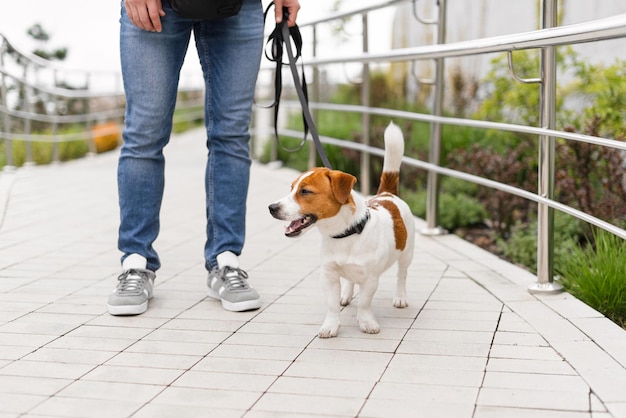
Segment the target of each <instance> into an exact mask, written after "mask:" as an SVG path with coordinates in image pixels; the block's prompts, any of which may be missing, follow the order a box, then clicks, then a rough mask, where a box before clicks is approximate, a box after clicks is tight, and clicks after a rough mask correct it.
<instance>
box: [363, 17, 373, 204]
mask: <svg viewBox="0 0 626 418" xmlns="http://www.w3.org/2000/svg"><path fill="white" fill-rule="evenodd" d="M362 20H363V53H364V54H367V52H368V51H369V33H368V25H367V23H368V22H367V13H363V15H362ZM362 73H363V74H362V75H361V77H362V80H361V103H362V104H363V106H364V107H369V106H370V87H371V86H370V66H369V64H368V63H367V62H364V63H363V70H362ZM361 132H362V138H361V142H362V144H363V145H365V146H369V145H370V114H369V112H364V113H363V114H361ZM370 160H371V158H370V154H369V152H362V153H361V175H360V177H361V193H363V195H364V196H368V195H369V194H370V178H371V174H370Z"/></svg>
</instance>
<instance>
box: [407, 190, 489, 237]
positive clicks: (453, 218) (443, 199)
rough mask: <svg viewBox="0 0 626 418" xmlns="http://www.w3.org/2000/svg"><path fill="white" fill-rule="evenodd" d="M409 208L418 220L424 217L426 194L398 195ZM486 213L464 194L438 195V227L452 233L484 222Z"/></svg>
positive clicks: (478, 203) (474, 200)
mask: <svg viewBox="0 0 626 418" xmlns="http://www.w3.org/2000/svg"><path fill="white" fill-rule="evenodd" d="M400 194H401V195H402V198H403V199H404V200H405V201H406V202H407V204H408V205H409V206H410V207H411V210H412V212H413V213H414V214H415V215H416V216H419V217H420V218H425V217H426V192H425V191H420V192H414V193H409V192H408V191H403V192H401V193H400ZM486 215H487V212H486V211H485V208H484V207H483V206H482V205H481V204H480V202H478V201H477V200H476V199H474V198H472V197H470V196H468V195H466V194H451V193H446V192H444V193H441V194H440V195H439V222H438V224H439V226H441V227H443V228H445V229H447V230H448V231H454V230H456V229H458V228H465V227H468V226H472V225H476V224H480V223H482V222H483V221H484V220H485V217H486Z"/></svg>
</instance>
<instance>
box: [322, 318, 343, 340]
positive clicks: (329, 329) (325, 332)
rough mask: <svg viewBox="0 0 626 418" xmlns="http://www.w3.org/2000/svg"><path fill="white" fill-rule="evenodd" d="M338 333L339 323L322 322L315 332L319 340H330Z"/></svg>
mask: <svg viewBox="0 0 626 418" xmlns="http://www.w3.org/2000/svg"><path fill="white" fill-rule="evenodd" d="M338 332H339V323H338V322H332V323H330V322H328V321H326V322H324V323H323V324H322V327H321V328H320V330H319V331H318V332H317V336H318V337H320V338H331V337H336V336H337V333H338Z"/></svg>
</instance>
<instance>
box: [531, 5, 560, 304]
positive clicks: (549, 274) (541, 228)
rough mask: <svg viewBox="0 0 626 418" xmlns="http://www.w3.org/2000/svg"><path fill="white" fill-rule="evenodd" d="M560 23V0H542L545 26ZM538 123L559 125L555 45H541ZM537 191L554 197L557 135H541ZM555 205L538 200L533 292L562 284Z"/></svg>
mask: <svg viewBox="0 0 626 418" xmlns="http://www.w3.org/2000/svg"><path fill="white" fill-rule="evenodd" d="M555 26H557V0H543V2H542V25H541V27H542V29H546V28H553V27H555ZM540 112H541V113H540V118H539V124H540V125H541V127H542V128H547V129H554V128H555V125H556V114H555V112H556V47H554V46H547V47H544V48H542V49H541V96H540ZM538 163H539V173H538V174H539V184H538V194H539V196H541V197H545V198H547V199H553V198H554V137H552V136H549V135H539V162H538ZM553 261H554V209H552V208H551V207H549V206H548V205H546V204H543V203H539V204H538V209H537V282H536V283H533V284H531V285H530V286H529V287H528V291H529V292H531V293H558V292H560V291H562V290H563V286H561V285H560V284H558V283H554V271H553V270H554V266H553Z"/></svg>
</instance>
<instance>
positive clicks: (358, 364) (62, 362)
mask: <svg viewBox="0 0 626 418" xmlns="http://www.w3.org/2000/svg"><path fill="white" fill-rule="evenodd" d="M203 142H204V141H203V138H202V131H191V132H188V133H186V134H183V135H177V136H175V137H174V138H173V139H172V143H171V144H170V146H169V147H168V148H167V150H166V151H167V158H168V163H167V183H166V196H165V201H164V204H163V209H162V234H161V236H160V238H159V240H158V242H157V249H158V250H159V251H160V254H161V256H162V261H163V268H162V269H161V270H159V272H158V276H157V286H156V296H155V298H154V299H153V300H152V302H151V304H150V309H149V310H148V312H146V313H145V314H143V315H140V316H135V317H113V316H110V315H109V314H108V313H107V312H106V308H105V303H106V299H107V296H108V294H109V292H110V291H111V290H112V289H113V287H114V285H115V283H116V277H117V275H118V274H119V263H118V260H119V253H118V252H117V250H116V248H115V247H116V246H115V242H116V228H117V203H116V187H115V170H116V157H117V155H116V153H115V152H113V153H109V154H103V155H99V156H96V157H93V158H87V159H83V160H80V161H74V162H69V163H63V164H59V165H55V166H46V167H29V168H24V169H19V170H16V171H15V172H12V173H8V172H2V173H0V222H1V223H0V417H14V416H24V417H44V416H45V417H107V418H114V417H129V416H133V417H177V418H179V417H188V416H189V417H205V416H207V417H208V416H210V417H214V418H220V417H243V416H245V417H249V418H260V417H322V416H325V417H356V416H358V417H393V418H396V417H398V418H399V417H427V418H436V417H445V418H457V417H458V418H462V417H477V418H491V417H506V418H509V417H541V418H544V417H547V418H550V417H563V418H565V417H567V418H579V417H580V418H582V417H594V418H601V417H602V418H605V417H626V332H625V331H624V330H622V329H621V328H619V327H617V326H616V325H614V324H613V323H612V322H610V321H609V320H608V319H606V318H604V317H603V316H602V315H600V314H599V313H597V312H596V311H594V310H592V309H590V308H589V307H587V306H586V305H584V304H583V303H581V302H579V301H577V300H576V299H574V298H572V297H570V296H569V295H567V294H559V295H551V296H533V295H531V294H529V293H528V292H527V291H526V287H527V285H528V284H529V283H532V282H533V281H534V277H533V276H532V275H531V274H529V273H528V272H526V271H524V270H523V269H520V268H518V267H515V266H513V265H510V264H508V263H505V262H503V261H501V260H499V259H498V258H496V257H494V256H493V255H491V254H489V253H487V252H485V251H482V250H480V249H478V248H476V247H474V246H472V245H471V244H468V243H466V242H464V241H463V240H461V239H459V238H457V237H455V236H452V235H449V236H441V237H426V236H421V235H418V239H417V246H416V250H415V259H414V262H413V265H412V268H411V270H410V275H409V283H408V287H409V302H410V306H409V308H407V309H394V308H393V307H392V306H391V295H392V284H393V280H392V277H391V275H389V274H388V275H387V276H386V277H385V278H384V279H383V280H382V283H381V286H380V288H379V291H378V293H377V295H376V298H375V302H374V303H375V311H376V312H377V315H378V316H379V319H380V322H381V326H382V331H381V332H380V334H378V335H365V334H362V333H361V332H360V331H359V329H358V327H357V326H356V318H355V308H354V307H352V306H349V307H347V308H346V309H344V310H343V312H342V320H343V325H342V328H341V330H340V335H339V337H337V338H334V339H327V340H324V339H319V338H317V337H316V332H317V329H318V327H319V325H320V323H321V321H322V318H323V316H324V312H325V307H324V300H323V297H322V291H321V288H320V286H319V285H318V280H317V274H318V267H319V266H318V249H317V246H318V240H319V238H318V235H317V232H315V231H313V232H311V233H309V234H307V235H305V236H304V237H302V238H300V239H287V238H285V237H284V236H283V233H282V231H283V227H284V224H282V223H281V222H279V221H276V220H274V219H273V218H272V217H271V216H270V215H269V214H268V212H267V205H268V204H269V203H270V202H272V201H273V200H274V199H275V198H277V197H279V196H281V195H283V194H284V193H286V192H287V190H288V187H289V184H290V182H291V179H292V178H293V176H294V172H293V171H291V170H289V169H276V168H271V167H268V166H263V165H260V164H254V166H253V175H252V185H251V191H250V200H249V223H248V231H249V232H248V239H247V245H246V248H245V252H244V255H243V256H242V263H243V266H244V267H245V268H246V269H247V270H248V272H249V273H250V276H251V283H252V285H253V286H255V287H256V288H257V289H258V290H259V291H260V293H261V294H262V297H263V301H264V303H263V307H262V308H261V309H260V310H258V311H255V312H246V313H232V312H227V311H224V310H223V309H222V308H221V306H220V304H219V303H218V302H216V301H214V300H211V299H209V298H207V297H206V296H205V295H206V293H205V271H204V269H203V260H202V247H203V241H204V220H203V216H204V215H203V199H204V196H203V186H202V181H203V170H204V155H205V151H204V149H203V146H204V145H203ZM422 226H423V223H421V221H418V228H419V227H422Z"/></svg>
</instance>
